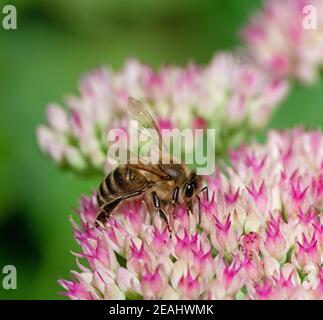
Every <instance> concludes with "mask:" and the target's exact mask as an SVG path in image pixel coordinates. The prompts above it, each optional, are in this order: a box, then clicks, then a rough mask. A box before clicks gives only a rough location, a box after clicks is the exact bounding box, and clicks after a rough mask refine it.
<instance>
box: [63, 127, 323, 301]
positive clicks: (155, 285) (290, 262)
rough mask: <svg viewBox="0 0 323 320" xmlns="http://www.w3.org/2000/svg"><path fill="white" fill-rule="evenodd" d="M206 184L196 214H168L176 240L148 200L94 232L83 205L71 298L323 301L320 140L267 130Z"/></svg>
mask: <svg viewBox="0 0 323 320" xmlns="http://www.w3.org/2000/svg"><path fill="white" fill-rule="evenodd" d="M230 159H231V160H230V164H228V165H226V166H225V167H224V170H223V171H222V172H220V171H219V170H218V171H217V172H216V174H215V175H214V176H211V177H206V178H205V183H206V184H207V185H208V188H209V196H210V197H209V199H207V197H206V195H203V196H201V207H200V209H201V210H200V219H199V214H198V211H199V210H198V204H197V203H196V206H195V209H194V213H193V214H191V215H188V214H187V211H186V210H185V209H184V208H181V207H179V208H177V211H176V212H175V214H176V218H175V217H174V215H173V212H172V210H169V211H167V213H168V217H169V221H170V225H171V230H172V234H170V233H169V231H168V229H167V227H166V225H165V223H164V222H163V221H162V220H161V219H160V218H159V217H158V216H157V215H156V214H154V213H148V211H147V208H146V206H145V202H143V201H141V200H138V201H132V202H130V203H126V204H124V206H122V207H121V208H120V209H119V210H118V212H116V213H115V214H114V215H113V216H112V217H111V218H110V219H109V220H108V221H107V222H106V223H105V224H104V225H100V226H99V227H95V226H94V220H95V217H96V214H97V210H98V208H97V204H96V201H95V197H84V198H82V200H81V208H80V210H79V212H78V213H79V217H80V224H77V223H76V222H73V226H74V236H75V239H76V241H77V242H78V243H79V245H80V247H81V252H80V253H75V256H76V257H77V262H78V263H77V264H78V267H79V269H80V270H79V271H73V272H72V274H73V278H72V280H60V284H61V285H62V286H63V287H64V288H65V290H66V292H65V294H66V295H67V296H68V297H70V298H71V299H126V298H128V299H129V298H144V299H323V269H322V263H323V216H322V210H323V134H322V133H321V132H320V131H317V132H315V131H312V132H305V131H303V130H302V129H294V130H291V131H282V132H277V131H271V132H270V133H269V134H268V141H267V143H266V144H265V145H260V144H253V145H251V146H248V147H247V146H242V147H240V148H238V149H235V150H234V151H232V152H231V156H230Z"/></svg>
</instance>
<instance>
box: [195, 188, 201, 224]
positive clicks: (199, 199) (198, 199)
mask: <svg viewBox="0 0 323 320" xmlns="http://www.w3.org/2000/svg"><path fill="white" fill-rule="evenodd" d="M196 198H197V201H198V206H199V207H198V208H199V221H198V224H199V225H200V224H201V198H200V196H199V195H198V194H197V195H196Z"/></svg>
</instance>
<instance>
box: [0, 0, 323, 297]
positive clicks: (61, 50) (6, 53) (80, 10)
mask: <svg viewBox="0 0 323 320" xmlns="http://www.w3.org/2000/svg"><path fill="white" fill-rule="evenodd" d="M5 4H14V5H16V7H17V11H18V30H15V31H4V30H3V29H2V28H1V26H0V101H1V105H0V119H1V122H0V163H1V165H0V176H1V186H0V270H1V271H2V268H3V266H4V265H7V264H13V265H15V266H16V267H17V272H18V280H17V284H18V289H17V290H4V289H2V286H1V283H0V298H6V299H63V296H61V295H58V294H57V292H60V291H62V289H61V288H60V287H59V286H58V285H57V279H59V278H62V277H63V278H69V277H70V274H69V271H70V270H71V269H73V268H75V261H74V258H73V257H72V255H71V254H70V253H69V250H77V245H76V244H75V242H74V240H73V237H72V234H71V226H70V223H69V221H68V216H69V215H70V214H72V213H73V207H77V205H78V198H79V196H80V195H81V194H82V193H89V192H90V191H91V190H92V189H93V188H94V187H95V186H96V185H97V184H98V183H99V178H98V179H94V178H93V179H92V180H90V181H89V180H83V179H81V178H77V177H75V176H73V175H72V174H68V173H65V172H64V173H63V172H60V171H59V170H58V169H57V168H56V167H55V165H54V164H53V163H52V162H51V161H49V160H47V159H45V158H44V157H43V156H42V155H41V153H40V152H39V150H38V147H37V144H36V140H35V128H36V126H37V124H39V123H41V122H43V121H44V120H45V116H44V112H45V106H46V104H47V103H48V102H50V101H57V102H62V99H63V97H64V95H65V94H67V93H70V92H76V87H77V81H78V79H79V77H80V76H81V75H82V74H83V73H84V72H86V71H88V70H89V69H91V68H94V67H97V66H99V65H102V64H109V65H112V66H113V67H114V68H119V67H120V66H121V65H122V63H123V61H124V59H126V58H127V57H129V56H136V57H138V58H139V59H140V60H141V61H143V62H145V63H150V64H152V65H153V66H155V67H158V66H159V65H160V64H162V63H176V64H185V63H186V62H187V61H189V60H194V61H196V62H198V63H207V62H208V61H209V60H210V58H211V57H212V55H213V53H214V52H215V51H217V50H221V49H231V48H234V47H235V46H237V45H238V46H239V36H238V30H239V27H241V26H242V25H243V24H244V22H245V21H246V19H247V17H248V16H249V15H250V14H251V13H252V12H253V10H255V9H256V8H257V7H259V4H260V0H248V1H241V0H230V1H228V0H198V1H193V0H179V1H174V0H173V1H171V0H154V1H151V0H135V1H130V0H126V1H113V0H109V1H104V0H92V1H90V0H88V1H86V0H78V1H76V0H75V1H66V0H55V1H54V0H53V1H49V0H47V1H43V0H28V1H27V0H22V1H9V0H8V1H0V14H1V12H2V8H3V6H4V5H5ZM0 17H1V16H0ZM299 124H304V125H305V126H306V127H310V128H317V127H322V125H323V82H322V81H321V82H320V83H318V84H316V85H314V86H311V87H305V88H303V87H300V86H298V85H296V86H295V87H294V90H293V91H292V93H291V95H290V96H289V97H288V99H287V100H286V101H285V102H284V103H283V105H282V107H281V108H280V110H279V111H278V112H277V113H276V114H275V117H274V119H273V120H272V122H271V124H270V126H271V127H279V128H285V127H291V126H294V125H299ZM260 136H261V135H260ZM3 276H4V275H3V274H2V272H0V280H1V282H2V278H3Z"/></svg>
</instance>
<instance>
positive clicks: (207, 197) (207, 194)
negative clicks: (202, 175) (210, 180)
mask: <svg viewBox="0 0 323 320" xmlns="http://www.w3.org/2000/svg"><path fill="white" fill-rule="evenodd" d="M204 191H205V193H206V200H207V202H209V188H208V186H205V187H203V188H202V189H201V190H200V191H199V192H198V194H200V193H202V192H204Z"/></svg>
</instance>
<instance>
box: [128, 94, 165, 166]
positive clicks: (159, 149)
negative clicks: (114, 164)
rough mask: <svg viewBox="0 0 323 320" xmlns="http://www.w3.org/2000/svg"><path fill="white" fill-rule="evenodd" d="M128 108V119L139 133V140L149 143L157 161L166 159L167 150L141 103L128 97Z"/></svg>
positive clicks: (152, 120)
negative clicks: (132, 121) (142, 139)
mask: <svg viewBox="0 0 323 320" xmlns="http://www.w3.org/2000/svg"><path fill="white" fill-rule="evenodd" d="M128 108H129V113H130V118H131V119H132V120H135V121H134V123H133V124H134V125H135V126H136V128H137V130H138V131H139V132H140V133H141V138H144V140H147V141H149V147H150V148H151V152H152V153H155V154H158V159H161V158H162V157H165V156H167V157H168V156H169V152H168V149H167V147H166V146H165V144H164V142H163V139H162V136H161V134H160V131H159V130H158V127H157V125H156V123H155V121H154V119H153V118H152V116H151V114H150V113H149V111H148V109H147V108H146V106H145V105H144V104H143V103H142V102H140V101H138V100H136V99H134V98H132V97H130V98H129V100H128ZM141 158H142V157H141ZM142 160H144V159H142Z"/></svg>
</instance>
